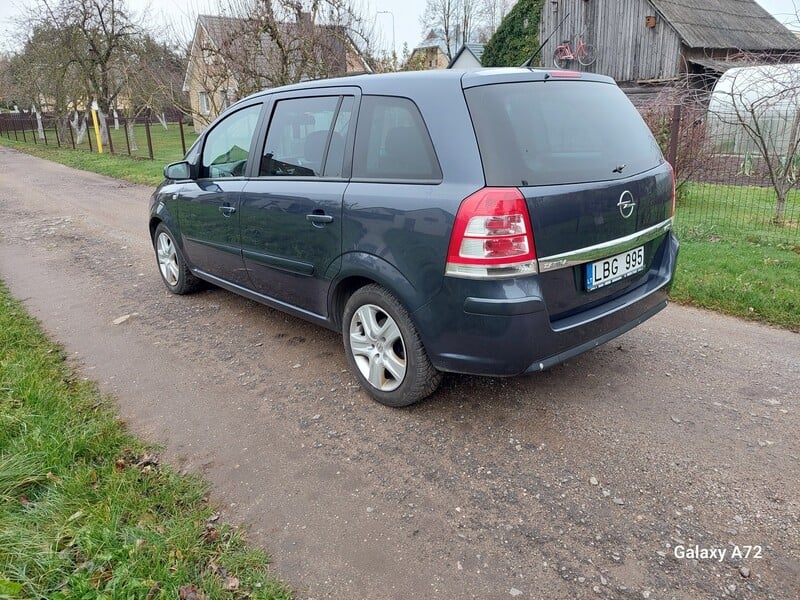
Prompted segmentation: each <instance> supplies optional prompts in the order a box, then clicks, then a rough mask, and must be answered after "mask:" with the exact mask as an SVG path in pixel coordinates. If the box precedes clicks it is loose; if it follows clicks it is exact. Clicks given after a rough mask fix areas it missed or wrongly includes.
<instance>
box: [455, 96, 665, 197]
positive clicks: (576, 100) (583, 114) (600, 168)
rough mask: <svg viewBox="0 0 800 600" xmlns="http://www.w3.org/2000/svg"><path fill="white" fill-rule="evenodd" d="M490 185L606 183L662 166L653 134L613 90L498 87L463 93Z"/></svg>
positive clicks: (629, 105)
mask: <svg viewBox="0 0 800 600" xmlns="http://www.w3.org/2000/svg"><path fill="white" fill-rule="evenodd" d="M465 95H466V98H467V104H468V105H469V111H470V114H471V116H472V121H473V123H474V125H475V132H476V134H477V137H478V146H479V148H480V152H481V158H482V159H483V168H484V174H485V176H486V184H487V185H491V186H526V185H554V184H565V183H585V182H589V181H607V180H614V179H621V178H625V177H630V176H631V175H635V174H637V173H642V172H644V171H648V170H650V169H652V168H653V167H656V166H658V165H660V164H661V163H662V162H663V160H664V159H663V157H662V155H661V151H660V149H659V148H658V144H657V143H656V141H655V139H654V138H653V136H652V134H651V133H650V130H649V129H648V128H647V125H645V123H644V121H643V120H642V118H641V117H640V116H639V113H638V112H637V111H636V109H635V108H634V107H633V105H632V104H631V103H630V101H629V100H628V99H627V97H626V96H625V94H624V93H623V92H622V91H621V90H620V89H619V88H618V87H617V86H615V85H611V84H608V83H600V82H589V81H552V80H550V81H544V82H542V81H536V82H521V83H503V84H495V85H487V86H481V87H475V88H470V89H467V90H466V91H465Z"/></svg>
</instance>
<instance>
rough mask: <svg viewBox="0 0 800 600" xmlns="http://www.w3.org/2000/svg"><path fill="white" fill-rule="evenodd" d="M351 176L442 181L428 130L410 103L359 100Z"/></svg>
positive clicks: (388, 98)
mask: <svg viewBox="0 0 800 600" xmlns="http://www.w3.org/2000/svg"><path fill="white" fill-rule="evenodd" d="M353 177H354V178H359V179H395V180H396V179H410V180H422V181H431V180H440V179H441V178H442V171H441V169H440V167H439V162H438V160H437V159H436V153H435V152H434V150H433V144H432V143H431V138H430V136H429V135H428V130H427V128H426V127H425V123H424V121H423V120H422V115H420V114H419V109H418V108H417V107H416V105H415V104H414V103H413V102H411V100H409V99H408V98H395V97H392V96H364V97H362V99H361V110H360V115H359V118H358V128H357V129H356V146H355V158H354V160H353Z"/></svg>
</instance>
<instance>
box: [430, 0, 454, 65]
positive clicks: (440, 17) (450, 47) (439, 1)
mask: <svg viewBox="0 0 800 600" xmlns="http://www.w3.org/2000/svg"><path fill="white" fill-rule="evenodd" d="M461 17H462V14H461V0H427V2H426V3H425V12H424V13H423V15H422V19H421V20H420V23H421V25H422V27H423V30H424V31H426V32H427V31H431V30H432V31H435V32H436V34H437V35H439V36H440V37H441V39H442V41H443V42H444V46H445V48H446V49H447V59H448V60H452V59H453V55H454V54H455V53H456V52H457V51H458V43H459V36H460V35H461V27H460V20H461Z"/></svg>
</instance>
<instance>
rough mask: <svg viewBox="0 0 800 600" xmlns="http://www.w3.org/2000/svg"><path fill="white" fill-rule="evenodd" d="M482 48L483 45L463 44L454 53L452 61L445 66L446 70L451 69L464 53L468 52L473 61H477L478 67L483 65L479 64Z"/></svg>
mask: <svg viewBox="0 0 800 600" xmlns="http://www.w3.org/2000/svg"><path fill="white" fill-rule="evenodd" d="M483 47H484V44H474V43H468V44H464V45H463V46H461V48H459V50H458V52H456V55H455V56H454V57H453V60H451V61H450V64H449V65H447V68H448V69H452V68H453V65H454V64H456V61H457V60H458V59H459V57H460V56H461V55H462V54H463V53H464V52H469V53H470V54H472V56H474V57H475V60H477V61H478V64H479V65H480V64H483V63H481V57H482V56H483Z"/></svg>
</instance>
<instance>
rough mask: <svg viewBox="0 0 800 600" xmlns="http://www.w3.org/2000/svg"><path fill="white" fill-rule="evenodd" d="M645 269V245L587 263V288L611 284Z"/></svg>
mask: <svg viewBox="0 0 800 600" xmlns="http://www.w3.org/2000/svg"><path fill="white" fill-rule="evenodd" d="M642 270H644V246H639V247H638V248H634V249H633V250H628V251H627V252H623V253H621V254H617V255H615V256H609V257H608V258H604V259H603V260H598V261H596V262H593V263H589V264H588V265H586V290H587V291H589V292H591V291H592V290H596V289H597V288H601V287H603V286H606V285H610V284H612V283H614V282H615V281H619V280H620V279H624V278H625V277H629V276H631V275H633V274H634V273H638V272H639V271H642Z"/></svg>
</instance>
